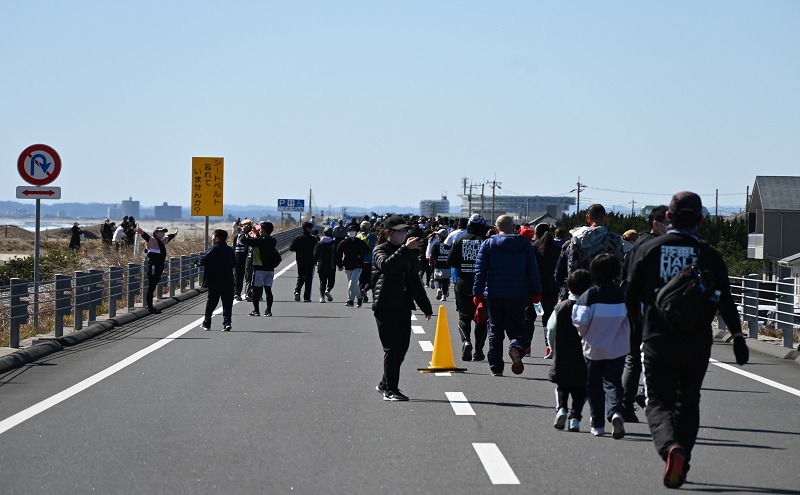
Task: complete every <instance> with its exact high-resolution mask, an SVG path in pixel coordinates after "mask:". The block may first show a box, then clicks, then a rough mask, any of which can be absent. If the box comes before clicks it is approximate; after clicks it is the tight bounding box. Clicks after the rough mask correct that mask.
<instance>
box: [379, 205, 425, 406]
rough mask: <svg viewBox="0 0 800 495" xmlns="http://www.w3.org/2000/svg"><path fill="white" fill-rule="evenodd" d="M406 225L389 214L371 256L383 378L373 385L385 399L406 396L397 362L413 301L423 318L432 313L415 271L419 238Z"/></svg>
mask: <svg viewBox="0 0 800 495" xmlns="http://www.w3.org/2000/svg"><path fill="white" fill-rule="evenodd" d="M409 229H410V227H409V226H408V225H407V224H406V223H405V221H404V220H403V218H402V217H399V216H392V217H389V219H387V220H386V222H385V224H384V230H383V231H381V234H380V236H379V238H378V245H377V246H376V247H375V251H374V252H373V256H372V311H373V313H374V315H375V322H376V323H377V324H378V335H379V336H380V339H381V344H382V345H383V378H382V379H381V382H380V384H378V386H377V387H376V389H377V390H378V392H380V393H382V394H383V400H387V401H406V400H408V397H406V396H405V395H404V394H403V393H402V392H400V389H399V388H398V385H399V381H400V365H401V364H402V363H403V360H404V359H405V356H406V352H407V351H408V346H409V343H410V341H411V311H413V310H414V302H416V303H417V305H419V308H420V310H422V312H423V313H424V314H425V319H426V320H429V319H430V318H431V315H432V314H433V308H432V307H431V302H430V300H428V295H427V294H426V293H425V288H424V287H423V286H422V281H421V280H420V278H419V275H418V267H417V261H416V260H417V258H418V257H419V253H418V250H419V248H420V246H421V241H420V239H419V238H418V237H408V230H409Z"/></svg>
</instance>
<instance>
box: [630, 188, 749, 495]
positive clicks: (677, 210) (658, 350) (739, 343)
mask: <svg viewBox="0 0 800 495" xmlns="http://www.w3.org/2000/svg"><path fill="white" fill-rule="evenodd" d="M702 219H703V210H702V203H701V200H700V196H698V195H697V194H695V193H692V192H688V191H687V192H679V193H677V194H675V195H674V196H673V197H672V201H671V203H670V205H669V211H668V212H667V220H669V221H670V223H671V227H670V228H669V230H668V231H667V233H666V234H665V235H662V236H659V237H658V238H656V239H653V240H651V241H649V242H648V243H647V244H645V245H643V246H641V248H640V249H639V250H638V252H637V253H636V257H635V258H634V259H633V262H632V264H631V265H630V271H629V275H628V289H627V292H626V298H625V304H626V306H627V309H628V315H629V316H630V317H631V318H632V319H633V320H634V321H638V320H640V319H642V318H643V324H642V342H643V343H642V355H643V363H644V379H645V385H646V390H647V408H646V410H645V413H646V415H647V424H648V426H649V427H650V434H651V435H652V436H653V443H654V444H655V447H656V450H657V451H658V453H659V455H660V456H661V458H662V459H664V461H665V462H666V464H667V466H666V470H665V471H664V486H666V487H667V488H678V487H680V486H681V485H682V484H683V483H684V482H685V481H686V473H687V472H688V471H689V461H690V460H691V457H692V448H693V447H694V445H695V442H696V440H697V432H698V430H699V428H700V388H701V387H702V385H703V378H704V377H705V374H706V369H707V368H708V359H709V357H710V355H711V344H712V341H713V336H712V333H711V321H712V319H713V314H714V312H715V311H717V310H718V311H719V313H720V315H721V316H722V318H723V319H724V320H725V323H727V325H728V329H729V331H730V332H731V335H732V337H733V352H734V354H735V356H736V362H737V363H738V364H739V365H742V364H745V363H747V361H748V356H749V351H748V349H747V344H746V343H745V340H744V335H743V334H742V327H741V323H740V322H739V315H738V312H737V311H736V304H735V303H734V301H733V297H732V296H731V291H730V283H729V281H728V268H727V267H726V266H725V261H724V260H723V259H722V256H721V255H720V254H719V253H718V252H717V251H716V250H714V249H713V248H712V247H711V246H709V245H708V244H706V243H705V242H702V241H700V239H699V238H698V236H697V230H696V228H697V225H699V223H700V221H702ZM694 263H698V264H699V265H700V267H701V268H702V269H706V270H710V271H711V273H712V275H713V280H714V286H715V287H716V290H717V291H718V301H717V303H716V307H709V308H707V309H709V311H704V312H703V313H700V314H697V315H695V316H694V317H693V318H687V321H685V323H683V324H681V325H680V327H677V326H674V325H670V324H669V323H667V322H666V321H665V320H664V319H663V318H662V317H661V315H660V314H659V312H658V310H657V309H656V307H655V299H656V293H657V292H658V290H659V289H661V288H662V287H664V285H665V284H666V283H667V282H669V281H670V280H671V279H672V277H673V276H674V275H675V274H676V273H678V272H680V271H681V270H682V269H683V268H685V267H687V266H689V265H692V264H694ZM642 305H643V306H644V316H642V313H641V307H642ZM704 309H706V308H704Z"/></svg>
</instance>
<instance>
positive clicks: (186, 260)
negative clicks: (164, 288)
mask: <svg viewBox="0 0 800 495" xmlns="http://www.w3.org/2000/svg"><path fill="white" fill-rule="evenodd" d="M190 263H191V258H190V257H189V256H186V255H185V254H184V255H183V256H181V294H182V293H183V292H185V291H186V285H187V284H186V283H187V282H188V281H189V275H190V273H191V269H192V266H191V264H190Z"/></svg>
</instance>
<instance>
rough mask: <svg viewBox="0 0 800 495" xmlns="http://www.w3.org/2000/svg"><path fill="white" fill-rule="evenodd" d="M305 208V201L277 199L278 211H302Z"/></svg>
mask: <svg viewBox="0 0 800 495" xmlns="http://www.w3.org/2000/svg"><path fill="white" fill-rule="evenodd" d="M305 208H306V200H305V199H279V200H278V211H303V210H305Z"/></svg>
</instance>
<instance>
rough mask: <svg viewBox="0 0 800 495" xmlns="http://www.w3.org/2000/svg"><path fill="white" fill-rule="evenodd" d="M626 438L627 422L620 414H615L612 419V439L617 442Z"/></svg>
mask: <svg viewBox="0 0 800 495" xmlns="http://www.w3.org/2000/svg"><path fill="white" fill-rule="evenodd" d="M624 436H625V420H624V419H623V417H622V415H621V414H620V413H614V415H613V416H612V417H611V437H612V438H614V439H615V440H619V439H620V438H622V437H624Z"/></svg>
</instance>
